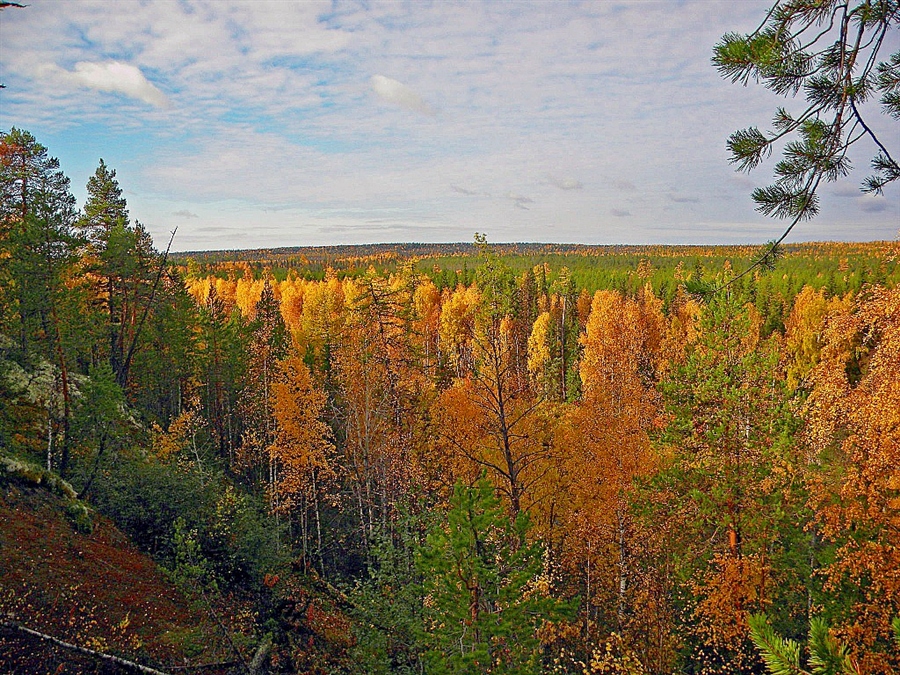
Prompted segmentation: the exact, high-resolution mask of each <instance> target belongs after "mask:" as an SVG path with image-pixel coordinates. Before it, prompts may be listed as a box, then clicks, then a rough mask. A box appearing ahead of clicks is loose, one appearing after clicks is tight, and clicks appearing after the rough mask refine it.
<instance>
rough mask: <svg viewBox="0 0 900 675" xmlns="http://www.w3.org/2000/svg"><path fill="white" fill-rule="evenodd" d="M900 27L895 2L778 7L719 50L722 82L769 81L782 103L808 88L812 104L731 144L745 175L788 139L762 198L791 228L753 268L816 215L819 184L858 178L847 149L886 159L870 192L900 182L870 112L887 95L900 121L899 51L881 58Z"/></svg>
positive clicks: (796, 1)
mask: <svg viewBox="0 0 900 675" xmlns="http://www.w3.org/2000/svg"><path fill="white" fill-rule="evenodd" d="M898 22H900V3H898V2H896V0H862V1H858V2H840V1H839V0H819V1H811V0H778V1H777V2H776V3H775V4H774V6H773V7H772V8H771V9H770V10H769V13H768V14H767V15H766V18H765V20H764V21H763V22H762V24H760V26H759V27H758V28H757V29H756V30H755V31H753V32H752V33H750V34H748V35H739V34H737V33H728V34H727V35H725V36H724V37H723V38H722V39H721V41H720V42H719V43H718V44H717V45H716V46H715V50H714V55H713V59H712V62H713V65H715V66H716V68H717V69H718V70H719V72H720V73H721V74H722V76H723V77H726V78H729V79H731V81H732V82H740V83H741V84H744V85H746V84H747V83H748V82H750V81H751V80H754V81H756V82H761V83H762V84H763V86H764V87H766V88H767V89H769V90H771V91H773V92H774V93H776V94H778V95H780V96H791V97H793V96H796V95H797V94H799V93H800V91H801V90H802V91H803V93H804V97H805V99H806V108H805V109H804V110H803V111H802V112H801V113H799V114H792V113H790V112H788V111H787V110H786V109H785V108H783V107H779V108H778V109H777V111H776V113H775V117H774V118H773V120H772V127H773V131H770V132H768V133H763V132H762V131H760V130H759V129H758V128H757V127H750V128H748V129H743V130H740V131H736V132H735V133H734V134H732V136H731V138H730V139H729V140H728V149H729V151H730V153H731V162H732V163H733V164H736V165H737V167H738V169H739V170H741V171H750V170H752V169H754V168H755V167H757V166H758V165H759V164H760V163H761V162H762V161H763V160H765V159H766V158H767V157H768V156H769V155H770V154H771V153H772V149H773V147H775V146H776V145H777V144H779V143H780V142H782V141H787V142H786V143H785V145H784V158H783V159H782V161H780V162H778V164H776V166H775V175H776V179H775V182H774V183H773V184H772V185H769V186H768V187H764V188H757V189H756V190H755V191H754V192H753V200H754V201H755V202H756V203H757V210H758V211H760V212H762V213H764V214H766V215H771V216H775V217H778V218H786V219H790V221H791V222H790V225H789V226H788V227H787V229H786V230H785V232H784V233H783V234H782V235H781V237H780V238H779V239H778V240H777V241H776V242H774V243H773V244H772V245H771V246H769V247H768V248H767V250H766V252H765V253H764V254H763V256H762V257H761V258H760V259H759V260H758V261H757V262H756V264H754V267H755V266H758V265H760V264H765V265H768V264H771V263H772V262H773V261H774V259H775V257H776V256H777V254H778V244H780V243H781V242H782V241H783V240H784V239H785V237H787V235H788V233H790V231H791V229H793V227H794V226H795V225H796V224H797V223H798V222H800V221H801V220H803V219H805V218H812V217H813V216H815V215H816V213H817V212H818V209H819V201H818V195H817V190H818V188H819V186H820V185H821V184H822V182H826V183H827V182H833V181H836V180H838V179H840V178H842V177H844V176H846V175H847V174H848V173H849V172H850V169H851V165H850V160H849V158H848V156H847V155H848V151H849V149H850V148H851V146H853V145H855V144H856V143H858V142H859V141H861V140H862V139H863V138H868V139H869V140H870V141H871V142H872V143H874V145H875V147H876V148H877V153H876V155H875V157H874V159H873V160H872V168H873V170H874V173H873V175H871V176H869V177H868V178H866V179H865V180H864V181H863V185H862V190H863V191H864V192H872V193H880V192H881V191H882V189H883V188H884V186H885V185H887V184H888V183H891V182H893V181H895V180H897V179H898V178H900V165H898V163H897V159H896V153H897V149H896V148H894V149H893V150H891V149H890V148H888V147H887V146H886V145H885V144H884V142H883V141H882V140H881V139H880V138H879V137H878V136H877V135H876V134H875V132H874V131H873V129H872V128H871V126H870V125H869V124H868V123H867V122H866V118H865V117H864V115H863V112H865V110H864V109H863V104H864V103H866V102H867V101H869V100H870V99H871V98H873V97H874V96H876V95H879V94H880V103H881V106H882V109H883V111H884V112H885V113H887V114H888V115H890V116H891V117H892V118H894V119H900V52H896V53H894V54H892V55H891V56H890V57H888V59H887V60H879V59H880V52H881V49H882V48H883V47H884V45H885V44H890V36H891V31H892V29H893V28H894V27H895V26H896V24H897V23H898ZM790 139H793V140H790ZM894 140H896V136H894ZM892 152H893V153H894V154H893V155H892Z"/></svg>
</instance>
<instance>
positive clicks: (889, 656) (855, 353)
mask: <svg viewBox="0 0 900 675" xmlns="http://www.w3.org/2000/svg"><path fill="white" fill-rule="evenodd" d="M898 363H900V289H896V288H895V289H891V290H888V289H885V288H882V287H878V286H876V287H873V288H870V289H867V290H866V291H864V292H862V293H860V294H859V295H858V296H857V298H856V301H855V304H854V307H853V309H852V311H848V310H846V309H844V310H843V311H837V312H835V313H834V314H832V315H831V316H829V318H828V322H827V325H826V328H825V330H824V332H823V345H822V350H821V356H820V360H819V363H818V364H817V365H816V366H815V368H813V369H812V371H811V372H810V374H809V376H808V379H809V381H810V383H811V384H812V391H811V392H810V395H809V397H808V398H807V400H806V402H805V405H804V409H803V415H804V417H805V419H806V420H807V423H808V426H807V429H806V431H807V434H806V435H807V441H808V443H809V445H810V449H811V450H812V451H813V457H812V459H813V463H814V466H813V469H815V470H814V471H811V474H810V476H809V478H808V483H809V489H810V506H811V507H812V509H813V511H814V522H815V524H816V526H817V529H818V532H819V534H820V536H821V538H822V539H823V540H824V541H825V542H828V543H830V544H833V545H834V546H835V550H834V552H833V554H832V557H831V560H829V561H826V562H827V563H828V564H826V565H825V566H824V567H823V569H822V570H821V571H820V573H819V574H820V577H821V578H823V579H824V581H825V589H826V590H827V591H828V595H827V596H826V600H827V602H824V603H823V604H824V609H825V610H827V611H828V612H829V613H830V614H829V616H828V618H829V621H830V622H831V623H832V624H833V625H834V626H835V629H836V631H837V633H838V635H839V636H840V637H841V638H842V639H844V641H845V642H846V643H847V645H848V647H849V648H850V649H851V651H852V653H853V654H854V656H856V657H858V658H859V660H860V663H861V665H862V666H863V668H864V672H890V669H891V668H896V667H898V665H900V654H898V652H897V651H896V649H895V648H894V646H893V645H892V644H891V626H890V623H891V620H892V619H893V618H895V617H896V616H897V614H898V613H900V575H898V574H897V570H900V508H898V507H900V470H898V467H900V372H898V369H897V364H898Z"/></svg>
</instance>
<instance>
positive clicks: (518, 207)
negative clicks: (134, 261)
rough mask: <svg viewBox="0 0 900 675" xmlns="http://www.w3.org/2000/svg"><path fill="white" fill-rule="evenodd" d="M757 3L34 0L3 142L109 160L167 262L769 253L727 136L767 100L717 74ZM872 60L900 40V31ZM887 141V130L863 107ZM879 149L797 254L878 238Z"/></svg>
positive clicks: (890, 196) (753, 180) (0, 53)
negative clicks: (429, 253) (386, 253)
mask: <svg viewBox="0 0 900 675" xmlns="http://www.w3.org/2000/svg"><path fill="white" fill-rule="evenodd" d="M768 5H769V3H768V1H757V0H725V1H722V2H719V1H718V0H696V1H691V0H684V1H676V0H666V1H664V2H655V1H653V0H642V1H634V2H612V1H602V0H594V1H593V2H584V3H579V2H563V1H561V0H560V1H552V2H551V1H547V2H543V1H538V0H532V1H530V2H518V1H514V0H506V1H502V2H501V1H498V0H493V1H488V2H476V1H474V0H473V1H470V2H462V3H454V2H450V1H441V2H433V3H431V2H425V1H424V0H422V1H415V2H400V1H391V2H379V1H371V2H346V3H345V2H316V1H311V0H310V1H288V0H253V1H252V2H227V1H225V0H213V1H208V2H204V1H193V0H145V1H141V2H138V1H129V0H119V1H117V2H109V0H99V1H94V0H67V1H63V0H29V1H28V7H26V8H25V9H7V10H4V11H3V12H0V82H2V83H3V84H5V85H6V88H5V89H2V90H0V129H3V130H8V129H9V128H11V127H18V128H23V129H26V130H28V131H30V132H31V133H32V134H33V135H34V136H35V137H36V138H37V140H38V141H39V142H41V143H42V144H43V145H45V146H46V147H47V148H48V150H49V152H50V154H51V155H53V156H55V157H58V158H59V160H60V163H61V166H62V169H63V171H65V173H66V174H67V175H68V176H69V177H70V178H71V180H72V188H73V192H74V194H75V196H76V197H77V198H78V199H79V203H83V201H84V198H85V195H86V191H85V185H86V183H87V180H88V178H89V176H90V175H91V174H92V173H93V172H94V170H95V169H96V167H97V164H98V162H99V160H100V158H103V159H104V161H105V162H106V163H107V165H108V166H110V167H112V168H114V169H115V170H116V172H117V178H118V180H119V184H120V185H121V187H122V189H123V190H124V194H125V197H126V199H127V200H128V205H129V211H130V213H131V215H132V217H134V218H136V219H138V220H140V221H141V222H142V223H143V224H144V226H145V227H146V228H147V229H148V231H149V232H150V233H151V234H152V235H153V237H154V240H155V242H156V245H157V246H158V247H164V246H165V245H166V243H167V241H168V239H169V233H170V232H171V231H173V230H175V229H176V228H177V233H176V236H175V240H174V243H173V246H172V248H173V250H176V251H185V250H213V249H236V248H262V247H275V246H315V245H329V244H355V243H375V242H456V241H472V238H473V235H474V233H475V232H484V233H486V234H487V236H488V240H489V241H492V242H513V241H517V242H557V243H585V244H622V243H625V244H652V243H660V244H678V243H698V244H717V243H720V244H734V243H759V244H761V243H764V242H766V241H768V240H771V239H772V238H774V237H776V236H778V235H779V234H780V233H781V231H783V229H784V227H785V223H784V222H783V221H778V220H773V219H771V218H767V217H765V216H762V215H760V214H758V213H756V212H755V211H754V208H753V207H754V203H753V202H752V200H751V199H750V193H751V191H752V190H753V188H754V187H756V186H760V185H766V184H768V183H769V182H771V178H772V167H773V165H774V163H775V161H776V158H773V159H772V160H771V161H770V162H768V163H766V164H764V165H763V166H761V167H759V168H758V169H756V170H755V171H754V172H752V173H751V174H749V175H747V174H741V173H736V172H735V171H734V168H733V167H732V166H731V165H730V164H729V163H728V155H727V152H726V149H725V142H726V140H727V138H728V136H729V134H730V133H731V132H733V131H734V130H736V129H740V128H744V127H747V126H751V125H759V126H761V127H763V128H765V125H766V124H767V122H768V121H769V120H770V119H771V117H772V114H773V112H774V110H775V108H776V107H777V106H779V105H786V106H787V107H788V109H789V110H794V111H797V112H799V111H800V110H801V102H798V101H793V102H792V101H787V102H786V103H785V102H784V101H783V100H782V99H780V98H779V97H777V96H775V95H774V94H772V93H771V92H768V91H766V90H765V89H763V88H762V87H761V86H755V85H752V84H751V86H748V87H743V86H741V85H736V84H732V83H731V82H729V81H727V80H724V79H722V78H721V77H720V76H719V75H718V73H717V72H716V70H715V69H714V68H713V67H712V66H711V65H710V57H711V54H712V48H713V45H714V44H715V43H716V42H717V41H718V40H719V38H721V36H722V35H723V34H725V33H727V32H730V31H735V32H744V33H746V32H749V31H751V30H753V29H754V28H755V27H756V25H757V24H758V23H759V22H760V21H761V20H762V19H763V17H764V16H765V13H766V10H767V9H768ZM889 42H890V44H887V45H886V47H885V52H886V53H889V52H891V51H896V49H897V47H898V43H900V39H898V34H897V31H896V30H895V31H894V33H893V35H892V36H891V37H890V39H889ZM867 114H868V117H869V119H870V120H871V125H872V126H873V128H875V129H876V131H877V132H878V133H879V134H880V135H881V136H882V138H883V139H884V140H885V141H886V142H887V143H888V145H889V146H891V145H892V146H893V147H894V148H898V146H900V130H898V126H900V125H897V123H896V122H894V121H891V120H890V119H889V118H887V117H886V116H884V115H881V114H880V113H879V112H878V109H877V107H873V108H872V109H871V110H869V111H868V113H867ZM873 154H874V151H873V146H871V145H868V146H867V145H864V144H863V143H862V142H861V143H860V144H859V149H858V151H857V152H855V153H854V154H853V155H851V159H853V161H854V172H853V173H852V174H851V176H850V177H849V178H847V179H845V180H843V181H841V182H839V183H836V184H831V185H828V186H826V187H825V188H823V189H822V191H821V195H822V210H821V214H820V215H819V216H818V217H816V218H815V219H814V220H812V221H810V222H804V223H801V224H799V225H798V226H797V227H796V228H795V230H794V232H793V233H792V234H791V237H790V238H789V239H788V241H822V240H854V241H868V240H889V239H896V238H897V236H898V227H900V187H898V186H897V185H893V186H889V188H888V189H887V190H886V191H885V195H884V196H882V197H875V196H864V195H862V194H861V193H860V191H859V184H860V182H861V181H862V179H863V178H864V177H865V175H866V174H867V170H868V163H869V160H870V159H871V157H872V155H873Z"/></svg>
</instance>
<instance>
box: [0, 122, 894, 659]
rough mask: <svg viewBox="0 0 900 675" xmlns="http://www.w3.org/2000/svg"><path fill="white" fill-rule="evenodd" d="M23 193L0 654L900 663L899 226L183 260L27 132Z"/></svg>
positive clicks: (5, 436)
mask: <svg viewBox="0 0 900 675" xmlns="http://www.w3.org/2000/svg"><path fill="white" fill-rule="evenodd" d="M0 189H2V200H0V551H2V553H0V618H2V619H3V621H2V622H0V670H4V669H5V670H7V671H9V672H48V673H49V672H57V673H62V672H66V673H69V672H85V673H94V672H119V671H118V670H116V669H117V668H121V669H123V670H122V672H133V671H135V668H136V667H137V665H136V664H140V665H141V667H144V668H148V669H151V671H152V672H157V673H158V672H163V673H176V672H178V673H183V672H203V673H216V672H218V673H232V672H233V673H253V674H256V673H323V674H324V673H348V674H350V673H494V674H498V673H547V674H551V673H552V674H563V673H571V674H575V673H577V674H584V675H600V674H613V673H617V674H629V675H651V674H653V675H661V674H663V673H674V672H678V673H692V674H698V675H699V674H710V675H712V674H715V673H722V674H726V673H768V672H771V673H796V674H800V673H898V672H900V471H898V467H900V368H898V365H900V287H898V280H900V269H898V259H900V244H898V242H897V241H893V242H873V243H865V244H860V243H821V244H795V245H791V246H787V247H786V248H785V249H784V255H783V257H782V258H781V259H780V260H778V261H775V262H774V264H773V265H771V266H769V268H768V269H767V268H766V267H764V266H761V267H757V268H755V269H752V270H750V271H749V273H747V274H743V272H744V271H746V270H748V268H749V267H750V265H751V264H752V261H753V260H754V256H756V255H757V253H758V251H757V249H756V248H754V247H750V246H746V247H700V246H692V247H664V246H654V247H613V246H610V247H584V246H582V247H579V246H565V245H553V246H550V245H542V244H518V245H517V244H503V245H492V244H490V243H489V242H488V241H487V238H486V237H485V236H484V235H480V234H476V235H475V241H474V243H473V244H457V245H405V246H400V245H398V246H388V245H381V246H372V247H341V248H333V249H285V250H269V251H252V252H241V251H227V252H225V251H223V252H214V253H203V252H197V253H179V254H169V252H168V251H160V250H158V249H157V248H155V247H154V244H153V241H152V239H151V237H150V236H149V234H148V233H147V231H146V230H145V229H144V227H143V226H142V225H141V223H140V222H139V221H137V220H136V219H134V218H133V217H132V215H131V214H130V213H129V210H128V205H127V203H126V199H125V197H124V196H123V195H124V193H123V186H120V185H119V183H118V181H117V178H116V172H115V170H114V169H113V168H112V167H109V166H107V165H106V164H105V163H104V162H103V161H102V160H101V161H100V164H99V166H98V167H97V170H96V173H95V174H94V175H93V176H92V177H91V178H90V181H89V182H88V184H87V194H88V197H87V200H86V202H85V203H84V204H83V205H82V206H80V207H79V206H78V205H77V204H76V200H75V198H74V197H73V196H72V193H71V189H70V183H69V179H68V178H67V177H66V176H65V174H64V173H63V171H62V170H61V168H60V164H59V162H58V161H57V160H56V159H54V158H53V157H52V156H51V155H50V152H49V150H48V149H47V148H45V147H44V146H43V145H41V144H40V143H39V142H38V140H37V139H35V138H34V137H33V136H32V135H31V134H30V133H28V132H27V131H24V130H21V129H15V128H14V129H12V130H10V131H9V132H6V133H4V134H3V136H2V137H0ZM175 236H176V237H177V233H176V234H175ZM26 526H28V527H31V528H32V529H29V530H27V532H30V533H31V534H28V535H27V536H26V534H24V533H25V532H26ZM17 533H21V534H17ZM51 559H52V560H51ZM48 570H65V574H62V572H60V573H58V574H51V573H50V572H49V571H48ZM76 571H78V572H77V573H76ZM97 579H99V580H100V581H99V582H98V581H96V580H97ZM103 580H107V581H105V582H104V581H103ZM111 580H114V581H111ZM148 589H149V590H148ZM141 594H144V595H141ZM163 596H165V602H166V603H167V604H163V602H162V600H161V599H160V598H163ZM143 597H153V598H156V599H155V600H153V601H152V603H155V604H152V603H151V604H146V603H145V604H140V603H139V602H138V598H143ZM142 602H143V601H142ZM147 602H148V603H150V602H151V601H149V600H148V601H147ZM26 629H27V630H30V631H32V632H31V633H28V632H26ZM50 638H53V639H55V640H56V642H54V641H53V640H51V639H50ZM61 643H65V645H68V646H67V647H66V646H64V645H63V644H61ZM73 648H80V649H81V650H82V651H80V652H79V651H77V649H73ZM104 657H115V658H118V659H119V660H120V662H117V664H116V663H113V662H110V661H109V660H108V659H107V660H104ZM127 664H131V665H127ZM151 671H148V672H151Z"/></svg>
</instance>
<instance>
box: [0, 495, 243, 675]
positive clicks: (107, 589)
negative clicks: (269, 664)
mask: <svg viewBox="0 0 900 675" xmlns="http://www.w3.org/2000/svg"><path fill="white" fill-rule="evenodd" d="M93 521H94V526H93V531H92V532H91V533H90V534H87V533H84V532H79V531H78V530H77V529H76V527H75V524H74V523H73V522H72V519H71V517H69V516H67V513H66V505H65V503H64V500H63V499H62V498H60V497H58V496H56V495H53V494H50V493H49V492H47V491H45V490H43V489H40V488H35V487H32V486H28V485H25V484H19V483H11V484H9V485H6V486H3V485H2V483H0V618H3V619H6V620H11V621H15V622H17V623H19V624H21V625H23V626H27V627H28V628H31V629H33V630H36V631H39V632H41V633H45V634H49V635H52V636H54V637H56V638H59V639H61V640H64V641H66V642H69V643H72V644H76V645H78V646H81V647H86V648H88V649H93V650H95V651H98V652H103V653H111V654H116V655H119V656H122V657H124V658H127V659H130V660H134V661H137V662H140V663H142V664H148V665H155V666H156V667H161V668H163V669H165V668H166V666H173V665H178V666H184V665H186V664H187V663H192V664H199V663H210V662H221V661H226V660H228V652H227V651H226V650H225V649H224V648H223V647H222V645H221V644H220V642H221V641H220V639H219V635H218V634H217V633H216V627H215V626H214V625H213V624H212V622H210V621H209V620H208V619H206V618H205V617H204V616H203V615H202V614H201V613H200V612H199V611H197V610H196V609H194V608H193V607H192V606H191V603H190V601H189V600H188V599H187V598H185V597H184V595H183V594H182V593H181V592H180V591H179V589H178V588H177V587H176V586H174V585H173V584H172V583H171V582H170V581H169V580H168V579H167V578H166V576H165V575H164V574H163V572H162V571H161V570H160V569H159V568H158V567H157V566H156V564H155V563H154V562H153V560H152V559H151V558H149V557H147V556H146V555H143V554H141V553H140V552H139V551H138V550H137V549H136V548H135V547H134V546H133V545H132V544H131V542H129V540H128V539H127V537H126V536H125V535H124V534H122V533H121V532H120V531H119V530H118V529H116V527H115V526H114V525H113V524H112V523H111V522H110V521H108V520H107V519H105V518H102V517H100V516H97V515H95V516H94V517H93ZM105 668H108V666H104V665H103V664H102V663H101V662H100V661H99V660H97V659H95V658H93V657H89V656H84V655H79V654H77V653H75V652H72V651H69V650H64V649H62V648H59V647H55V646H52V645H51V644H50V643H49V642H46V641H44V640H40V639H38V638H35V637H31V636H27V635H25V634H23V633H22V632H21V631H18V630H15V629H13V628H9V627H3V628H0V672H19V673H45V672H46V673H93V672H110V671H109V670H108V669H105ZM204 672H207V673H208V672H213V673H215V672H216V670H215V669H212V670H210V669H205V670H204Z"/></svg>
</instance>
